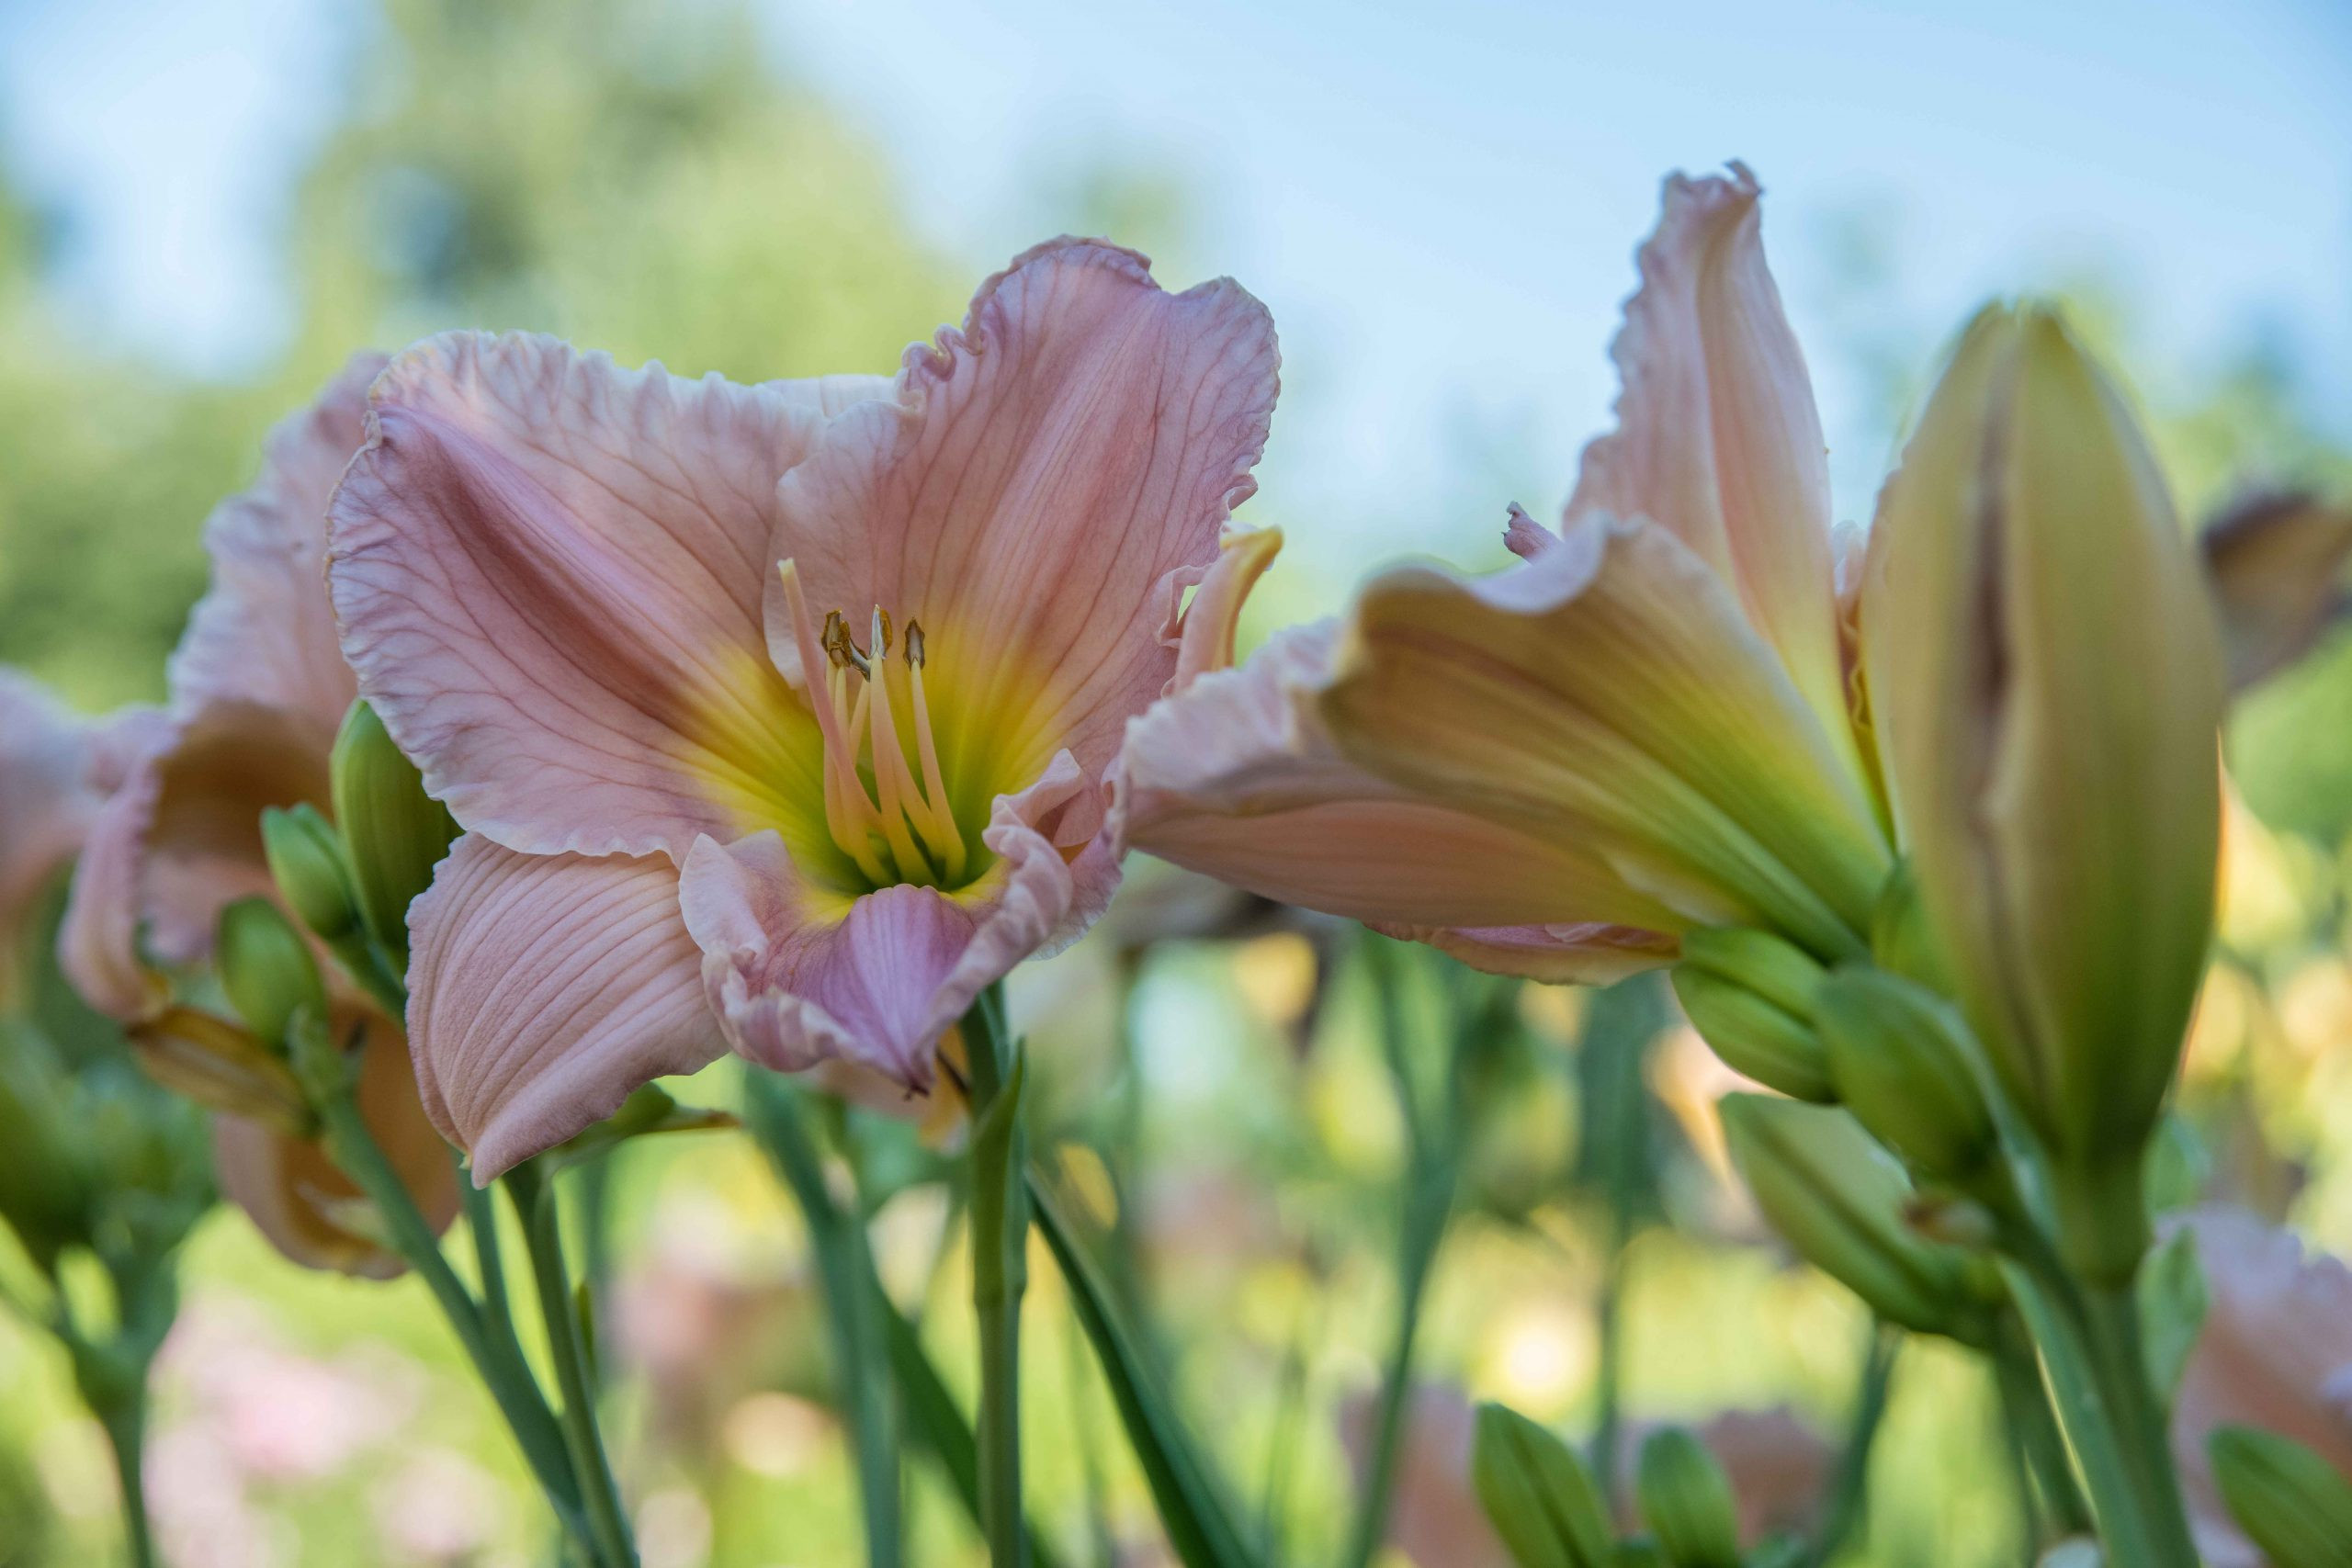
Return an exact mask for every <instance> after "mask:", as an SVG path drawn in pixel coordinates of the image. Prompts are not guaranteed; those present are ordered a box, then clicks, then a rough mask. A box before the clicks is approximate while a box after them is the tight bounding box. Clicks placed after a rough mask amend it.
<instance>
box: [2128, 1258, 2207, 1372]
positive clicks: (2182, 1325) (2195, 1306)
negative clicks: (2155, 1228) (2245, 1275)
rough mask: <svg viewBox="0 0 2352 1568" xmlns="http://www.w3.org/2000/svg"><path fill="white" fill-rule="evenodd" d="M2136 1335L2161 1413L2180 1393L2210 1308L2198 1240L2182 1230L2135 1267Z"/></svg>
mask: <svg viewBox="0 0 2352 1568" xmlns="http://www.w3.org/2000/svg"><path fill="white" fill-rule="evenodd" d="M2139 1292H2140V1336H2141V1343H2142V1345H2143V1348H2144V1350H2145V1353H2146V1356H2147V1360H2148V1381H2149V1382H2151V1383H2153V1384H2154V1385H2155V1390H2156V1398H2157V1399H2158V1400H2160V1401H2162V1402H2163V1404H2164V1405H2165V1408H2166V1409H2170V1408H2171V1407H2172V1400H2173V1395H2174V1394H2175V1393H2178V1392H2179V1389H2180V1374H2181V1373H2182V1372H2183V1371H2186V1370H2187V1369H2188V1353H2189V1352H2190V1351H2191V1350H2193V1349H2195V1348H2197V1335H2198V1331H2199V1329H2201V1328H2203V1327H2204V1326H2205V1308H2206V1306H2207V1305H2208V1304H2209V1303H2208V1297H2207V1294H2206V1290H2205V1270H2204V1269H2203V1268H2202V1267H2201V1266H2200V1265H2199V1263H2198V1261H2197V1236H2196V1234H2195V1233H2194V1232H2192V1231H2190V1230H2188V1228H2187V1227H2186V1226H2184V1227H2182V1228H2181V1229H2180V1230H2178V1231H2177V1232H2175V1233H2174V1234H2173V1237H2172V1239H2171V1240H2170V1241H2167V1242H2165V1244H2164V1245H2163V1246H2162V1247H2157V1248H2156V1249H2155V1250H2154V1252H2151V1253H2150V1254H2148V1260H2147V1261H2146V1262H2145V1263H2143V1264H2142V1265H2141V1266H2140V1287H2139Z"/></svg>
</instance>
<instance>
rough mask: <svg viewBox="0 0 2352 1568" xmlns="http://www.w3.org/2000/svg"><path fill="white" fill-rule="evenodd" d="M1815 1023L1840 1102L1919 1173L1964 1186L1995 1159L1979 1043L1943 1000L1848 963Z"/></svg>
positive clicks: (1824, 994)
mask: <svg viewBox="0 0 2352 1568" xmlns="http://www.w3.org/2000/svg"><path fill="white" fill-rule="evenodd" d="M1814 1017H1815V1023H1816V1024H1817V1025H1818V1026H1819V1028H1820V1031H1821V1038H1822V1042H1823V1043H1824V1044H1825V1045H1826V1046H1827V1047H1828V1053H1829V1077H1830V1079H1831V1081H1832V1082H1834V1083H1835V1084H1836V1085H1837V1086H1838V1099H1839V1100H1842V1101H1843V1102H1844V1103H1845V1106H1846V1109H1847V1110H1849V1111H1852V1112H1853V1113H1854V1119H1855V1120H1856V1121H1858V1122H1860V1123H1861V1124H1862V1125H1863V1126H1864V1127H1865V1128H1867V1129H1869V1131H1870V1133H1871V1135H1872V1136H1873V1137H1875V1138H1877V1139H1878V1141H1879V1142H1881V1143H1883V1144H1884V1145H1886V1146H1887V1147H1888V1148H1890V1149H1893V1150H1894V1152H1895V1153H1896V1154H1898V1155H1900V1156H1903V1158H1904V1159H1905V1160H1906V1161H1908V1162H1909V1163H1910V1165H1911V1166H1912V1168H1914V1169H1916V1170H1919V1171H1922V1172H1924V1173H1926V1174H1927V1175H1929V1176H1933V1177H1939V1178H1941V1179H1945V1180H1949V1181H1954V1182H1962V1183H1964V1182H1965V1181H1966V1179H1968V1178H1970V1177H1972V1176H1974V1175H1975V1174H1976V1173H1977V1172H1978V1171H1980V1170H1981V1169H1982V1168H1984V1166H1985V1162H1986V1161H1987V1160H1989V1159H1991V1158H1992V1157H1993V1156H1994V1155H1995V1153H1996V1148H1997V1145H1998V1138H1997V1135H1996V1132H1995V1129H1994V1125H1993V1110H1992V1107H1991V1106H1990V1105H1989V1104H1987V1103H1986V1101H1985V1089H1984V1087H1983V1085H1982V1084H1980V1083H1979V1082H1978V1080H1977V1077H1976V1065H1975V1062H1974V1060H1973V1057H1974V1053H1975V1046H1974V1044H1973V1043H1972V1042H1971V1041H1970V1040H1969V1039H1968V1036H1967V1027H1966V1026H1965V1025H1964V1024H1962V1022H1961V1021H1960V1017H1959V1015H1958V1014H1957V1013H1956V1012H1954V1011H1953V1010H1952V1009H1951V1007H1949V1006H1948V1005H1946V1003H1945V1002H1944V1000H1943V998H1940V997H1938V996H1937V995H1935V994H1934V993H1933V992H1931V991H1928V990H1926V989H1924V988H1922V987H1919V986H1916V985H1914V984H1912V983H1911V982H1910V981H1908V980H1905V979H1903V978H1902V977H1900V976H1894V975H1889V974H1887V973H1885V972H1884V971H1883V970H1876V969H1866V968H1861V967H1859V966H1853V967H1845V968H1840V969H1839V970H1838V972H1837V973H1836V974H1835V975H1832V976H1829V977H1828V979H1826V980H1825V981H1824V982H1823V983H1822V986H1821V991H1820V996H1819V998H1818V1001H1817V1003H1816V1007H1815V1014H1814Z"/></svg>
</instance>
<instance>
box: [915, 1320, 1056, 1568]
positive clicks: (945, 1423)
mask: <svg viewBox="0 0 2352 1568" xmlns="http://www.w3.org/2000/svg"><path fill="white" fill-rule="evenodd" d="M881 1314H882V1336H883V1340H884V1343H885V1344H886V1345H887V1346H888V1349H889V1355H890V1370H891V1372H892V1375H894V1376H895V1377H896V1378H897V1379H898V1381H899V1393H900V1394H901V1395H902V1396H903V1397H904V1399H905V1401H906V1413H907V1424H908V1427H910V1430H912V1432H913V1433H914V1435H915V1437H916V1438H918V1439H919V1440H920V1441H921V1442H922V1445H923V1447H925V1448H927V1449H929V1450H931V1456H932V1458H933V1459H935V1460H937V1461H939V1468H940V1469H942V1470H944V1471H945V1472H947V1481H948V1483H949V1484H950V1485H952V1486H953V1487H955V1489H956V1498H957V1499H958V1500H959V1501H960V1502H962V1504H963V1505H964V1511H965V1512H966V1513H967V1514H969V1515H970V1516H971V1517H972V1520H973V1522H974V1523H975V1524H977V1523H978V1522H979V1517H980V1454H979V1444H978V1441H977V1440H976V1439H975V1438H973V1436H972V1424H971V1423H970V1422H969V1421H967V1420H966V1419H965V1418H964V1412H963V1409H962V1407H961V1406H959V1405H957V1404H956V1396H955V1395H954V1394H953V1393H949V1392H948V1390H947V1383H946V1381H945V1380H944V1379H943V1378H942V1377H941V1376H940V1375H939V1369H938V1368H937V1367H935V1366H933V1364H932V1359H931V1355H930V1352H928V1351H926V1350H925V1349H924V1348H923V1347H922V1336H920V1335H918V1334H917V1333H916V1332H915V1325H913V1324H911V1323H909V1322H908V1321H907V1318H906V1314H904V1313H902V1312H900V1311H899V1308H898V1304H897V1303H894V1302H892V1301H890V1300H889V1299H888V1297H887V1296H886V1297H883V1298H882V1306H881ZM1029 1561H1030V1562H1031V1564H1032V1568H1058V1562H1057V1559H1056V1558H1055V1556H1054V1554H1053V1553H1052V1551H1049V1550H1047V1548H1046V1542H1045V1540H1044V1538H1043V1537H1042V1536H1041V1535H1040V1534H1039V1532H1038V1529H1037V1527H1036V1525H1035V1522H1034V1521H1033V1522H1032V1523H1031V1524H1030V1526H1029Z"/></svg>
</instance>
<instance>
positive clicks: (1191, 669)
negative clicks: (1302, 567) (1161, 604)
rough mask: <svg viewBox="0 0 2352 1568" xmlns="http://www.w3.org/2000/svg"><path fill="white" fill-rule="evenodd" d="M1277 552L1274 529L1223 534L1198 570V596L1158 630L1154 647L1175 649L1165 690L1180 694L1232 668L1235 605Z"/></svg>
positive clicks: (1237, 626)
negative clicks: (1215, 672) (1212, 556)
mask: <svg viewBox="0 0 2352 1568" xmlns="http://www.w3.org/2000/svg"><path fill="white" fill-rule="evenodd" d="M1282 547H1283V532H1282V530H1281V529H1279V528H1228V529H1227V530H1226V531H1225V537H1224V538H1223V539H1222V540H1220V541H1219V542H1218V545H1217V552H1216V560H1215V561H1213V562H1211V563H1210V564H1209V565H1208V566H1207V567H1206V568H1205V569H1204V570H1202V571H1201V574H1200V582H1199V589H1198V592H1195V593H1193V597H1192V599H1191V601H1190V602H1189V603H1187V604H1184V605H1183V606H1182V609H1181V610H1178V611H1176V612H1175V613H1174V614H1172V615H1170V618H1169V620H1168V621H1167V622H1166V623H1165V624H1163V625H1162V626H1161V627H1160V633H1159V642H1160V646H1161V647H1163V648H1172V649H1175V650H1176V673H1175V674H1174V675H1173V676H1171V677H1170V679H1169V682H1168V686H1167V690H1168V691H1171V692H1175V691H1182V690H1183V689H1184V688H1185V687H1186V686H1189V685H1191V684H1192V683H1193V682H1194V681H1197V680H1199V679H1200V678H1201V677H1202V676H1203V675H1205V674H1207V673H1208V672H1209V671H1212V670H1226V669H1230V668H1231V667H1232V664H1233V660H1234V653H1235V648H1234V644H1235V641H1236V639H1237V638H1238V637H1239V635H1240V630H1241V606H1242V605H1243V604H1246V603H1248V602H1249V598H1250V590H1251V589H1253V588H1255V587H1256V586H1257V585H1258V580H1259V579H1260V578H1261V577H1263V576H1264V575H1265V574H1266V569H1267V568H1268V567H1270V566H1272V565H1273V564H1274V557H1275V556H1276V555H1277V554H1278V553H1280V551H1281V550H1282ZM1180 581H1181V579H1180ZM1188 586H1189V585H1188Z"/></svg>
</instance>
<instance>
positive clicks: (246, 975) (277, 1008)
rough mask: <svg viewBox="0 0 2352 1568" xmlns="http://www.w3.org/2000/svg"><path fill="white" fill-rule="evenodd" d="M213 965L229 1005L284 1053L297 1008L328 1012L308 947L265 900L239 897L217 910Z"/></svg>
mask: <svg viewBox="0 0 2352 1568" xmlns="http://www.w3.org/2000/svg"><path fill="white" fill-rule="evenodd" d="M212 965H213V968H214V969H215V970H216V971H218V972H219V974H220V988H221V989H222V990H223V991H226V992H227V993H228V995H229V1005H230V1006H231V1007H232V1008H234V1009H235V1010H236V1012H237V1016H238V1017H239V1018H241V1019H243V1020H244V1021H245V1027H246V1028H248V1029H250V1030H252V1031H253V1032H254V1034H256V1035H258V1036H259V1037H260V1038H261V1040H262V1042H263V1043H265V1044H266V1045H268V1046H270V1047H272V1048H274V1049H276V1050H278V1051H281V1052H282V1051H283V1050H284V1049H285V1045H286V1029H287V1025H288V1023H289V1022H290V1021H292V1020H293V1017H294V1011H295V1010H296V1009H297V1008H308V1009H309V1010H311V1012H312V1013H314V1014H318V1015H321V1016H323V1015H324V1014H325V1012H326V1010H327V993H326V986H325V984H324V983H323V982H322V981H321V980H320V978H319V964H318V960H316V959H314V958H312V957H311V944H310V943H309V942H307V941H306V940H304V938H303V936H302V933H301V932H300V931H296V930H295V929H294V924H293V922H292V921H290V920H288V919H287V918H286V917H285V916H284V915H283V914H281V913H279V911H278V908H277V905H275V904H273V903H271V902H270V901H269V900H268V899H266V898H262V897H250V898H240V899H238V900H237V901H236V902H235V903H233V904H231V905H230V906H229V907H228V908H224V909H222V910H221V911H220V926H219V928H218V931H217V934H216V935H215V937H214V939H213V945H212Z"/></svg>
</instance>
